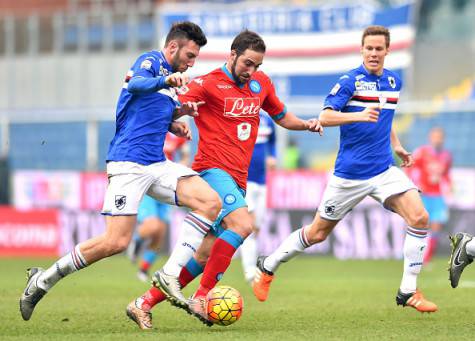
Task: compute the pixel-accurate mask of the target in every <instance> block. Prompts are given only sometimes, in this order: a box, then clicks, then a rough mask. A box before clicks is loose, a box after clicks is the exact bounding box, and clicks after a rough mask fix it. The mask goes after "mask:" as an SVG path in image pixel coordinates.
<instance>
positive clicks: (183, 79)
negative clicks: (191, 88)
mask: <svg viewBox="0 0 475 341" xmlns="http://www.w3.org/2000/svg"><path fill="white" fill-rule="evenodd" d="M189 82H190V77H188V75H187V74H186V73H181V72H175V73H172V74H171V75H169V76H168V77H167V78H166V79H165V84H166V85H169V86H171V87H174V88H175V87H180V86H183V85H186V84H188V83H189Z"/></svg>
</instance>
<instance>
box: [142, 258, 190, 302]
mask: <svg viewBox="0 0 475 341" xmlns="http://www.w3.org/2000/svg"><path fill="white" fill-rule="evenodd" d="M178 279H179V281H180V284H181V287H182V288H184V287H186V285H187V284H188V283H190V282H191V281H192V280H194V279H195V277H194V276H193V275H192V274H191V273H190V272H189V271H188V269H187V268H186V267H183V268H182V269H181V272H180V276H179V277H178ZM140 298H141V299H142V303H141V304H140V306H139V308H140V309H142V310H145V311H150V310H151V309H152V308H153V307H154V306H156V305H157V304H158V303H160V302H162V301H164V300H166V298H167V297H166V296H165V294H164V293H163V292H162V291H161V290H160V289H158V288H156V287H151V288H150V289H149V290H148V291H147V292H146V293H145V294H143V295H142V296H141V297H140Z"/></svg>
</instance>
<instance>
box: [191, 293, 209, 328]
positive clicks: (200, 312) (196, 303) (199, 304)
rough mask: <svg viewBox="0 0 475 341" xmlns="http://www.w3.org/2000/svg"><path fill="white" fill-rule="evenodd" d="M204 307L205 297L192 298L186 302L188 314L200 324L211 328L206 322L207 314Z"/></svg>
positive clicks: (207, 321) (205, 303)
mask: <svg viewBox="0 0 475 341" xmlns="http://www.w3.org/2000/svg"><path fill="white" fill-rule="evenodd" d="M206 305H207V301H206V297H204V296H199V297H194V296H192V297H191V298H190V299H189V300H188V312H189V313H190V314H191V315H193V316H194V317H196V318H197V319H198V320H200V321H201V322H202V323H204V324H205V325H207V326H208V327H211V326H212V325H213V323H212V322H211V321H209V320H208V312H207V309H206Z"/></svg>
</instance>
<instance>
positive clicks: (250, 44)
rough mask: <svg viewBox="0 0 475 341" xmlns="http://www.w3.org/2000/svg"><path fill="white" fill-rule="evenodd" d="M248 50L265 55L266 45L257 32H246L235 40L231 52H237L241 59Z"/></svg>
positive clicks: (242, 32)
mask: <svg viewBox="0 0 475 341" xmlns="http://www.w3.org/2000/svg"><path fill="white" fill-rule="evenodd" d="M247 49H250V50H253V51H256V52H263V53H265V52H266V44H265V43H264V40H263V39H262V38H261V36H260V35H258V34H257V33H256V32H253V31H250V30H244V31H241V33H239V34H238V35H237V36H236V37H235V38H234V40H233V43H232V44H231V50H235V51H236V54H237V56H238V57H239V56H240V55H242V54H243V53H244V51H246V50H247Z"/></svg>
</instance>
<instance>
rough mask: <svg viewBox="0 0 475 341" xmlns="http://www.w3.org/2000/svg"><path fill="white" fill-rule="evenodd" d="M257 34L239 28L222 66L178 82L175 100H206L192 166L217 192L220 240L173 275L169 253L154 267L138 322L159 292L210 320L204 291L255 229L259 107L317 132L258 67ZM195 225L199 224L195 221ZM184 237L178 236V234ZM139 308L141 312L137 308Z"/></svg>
mask: <svg viewBox="0 0 475 341" xmlns="http://www.w3.org/2000/svg"><path fill="white" fill-rule="evenodd" d="M265 50H266V46H265V43H264V41H263V40H262V38H261V37H260V36H259V35H258V34H256V33H254V32H252V31H249V30H245V31H243V32H241V33H240V34H238V35H237V36H236V37H235V39H234V41H233V43H232V45H231V54H230V56H229V58H228V60H227V62H226V64H224V65H223V66H222V67H220V68H218V69H216V70H214V71H212V72H210V73H209V74H207V75H204V76H202V77H198V78H195V79H194V80H193V81H192V82H190V83H189V84H188V85H187V86H186V87H182V88H181V89H180V96H179V99H180V102H182V103H184V102H188V101H198V102H197V103H199V102H205V103H204V104H203V105H202V106H200V108H199V115H198V116H197V117H195V122H196V125H197V127H198V130H199V143H198V152H197V155H196V157H195V161H194V163H193V164H192V168H193V169H194V170H196V171H198V172H199V173H200V175H201V177H202V178H203V179H204V180H205V181H207V182H208V183H209V184H210V186H211V187H212V188H213V189H214V190H215V191H216V192H218V194H219V195H220V197H221V200H222V203H223V207H222V210H221V213H220V215H219V217H218V219H217V220H216V221H215V223H214V225H213V228H214V231H213V232H214V233H215V234H216V235H217V239H216V240H215V241H214V243H212V244H211V245H212V247H211V250H210V253H209V258H208V260H207V262H206V258H207V257H206V253H207V251H209V248H210V247H209V245H210V242H209V239H208V238H207V239H205V244H204V245H202V247H201V248H200V250H198V252H197V253H196V254H195V258H192V259H191V260H190V262H189V263H188V264H186V265H185V266H184V267H183V268H180V269H181V273H180V275H179V277H178V278H173V276H170V273H171V272H173V271H176V266H177V264H176V262H175V261H174V260H173V258H174V252H175V250H174V251H173V252H172V255H171V256H170V259H169V260H168V262H167V264H165V266H164V267H163V268H162V269H161V270H159V271H157V272H156V273H155V278H154V282H155V283H156V284H157V285H158V286H160V289H161V290H162V291H163V292H161V291H160V290H159V289H158V288H154V287H152V288H151V289H150V290H149V291H148V292H147V293H145V294H144V295H143V296H141V297H140V298H138V299H137V300H135V304H134V302H131V304H129V307H130V306H131V305H134V306H135V309H133V310H134V311H133V312H134V317H133V318H132V319H133V320H134V321H135V322H137V324H138V325H139V326H140V325H141V324H140V318H141V316H144V314H145V313H148V312H149V311H150V308H151V307H152V306H154V305H155V304H157V303H158V302H160V301H162V300H163V299H164V295H163V294H166V295H167V296H168V298H169V300H170V302H171V303H172V304H174V305H176V306H178V307H181V308H184V309H186V310H187V311H188V312H190V313H192V314H193V315H194V316H196V317H198V318H199V319H200V320H201V321H202V322H205V323H206V322H207V317H206V309H205V302H206V299H205V298H206V295H207V293H208V292H209V291H210V290H211V289H212V288H213V287H214V286H215V285H216V283H217V282H218V281H219V280H220V279H221V278H222V276H223V274H224V272H225V271H226V269H227V268H228V266H229V264H230V262H231V259H232V257H233V255H234V253H235V252H236V250H237V249H238V248H239V246H240V245H241V244H242V242H243V241H244V239H246V237H247V236H248V235H249V234H251V233H252V224H253V221H252V218H251V216H250V214H249V212H248V209H247V205H246V202H245V200H244V196H245V190H246V182H247V173H248V168H249V163H250V161H251V157H252V152H253V149H254V144H255V141H256V138H257V130H258V127H259V111H260V109H261V108H262V109H263V110H265V111H266V112H267V113H268V114H269V115H270V116H271V117H272V118H273V119H274V121H275V122H276V123H277V124H279V125H280V126H282V127H284V128H287V129H291V130H309V131H311V132H319V133H322V127H321V125H320V122H319V121H318V120H317V119H310V120H302V119H300V118H298V117H297V116H295V115H294V114H293V113H291V112H288V111H287V109H286V107H285V105H284V104H283V103H282V102H281V101H280V100H279V98H278V97H277V95H276V93H275V89H274V85H273V84H272V81H271V80H270V78H269V77H268V76H267V75H266V74H265V73H264V72H261V71H258V68H259V66H260V65H261V64H262V62H263V59H264V55H265ZM197 228H198V227H197ZM181 237H183V238H182V239H180V238H181ZM180 238H179V240H178V242H177V245H184V244H187V240H186V233H184V231H181V232H180ZM200 260H201V262H200ZM205 262H206V266H205V268H204V273H203V277H202V279H201V282H200V286H199V288H198V290H197V291H196V292H195V294H194V295H193V297H192V298H191V299H190V300H185V299H184V297H183V294H182V293H181V288H182V287H184V286H185V285H186V284H187V283H188V282H189V281H191V280H192V279H193V278H195V277H196V276H198V275H199V274H200V273H201V272H202V271H203V264H204V263H205ZM139 310H141V311H139Z"/></svg>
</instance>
